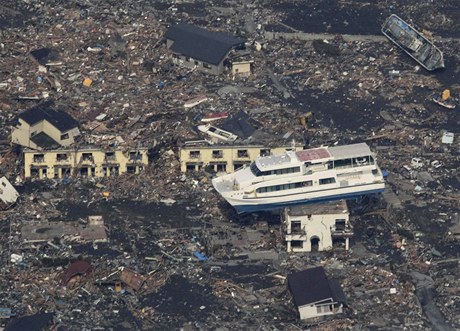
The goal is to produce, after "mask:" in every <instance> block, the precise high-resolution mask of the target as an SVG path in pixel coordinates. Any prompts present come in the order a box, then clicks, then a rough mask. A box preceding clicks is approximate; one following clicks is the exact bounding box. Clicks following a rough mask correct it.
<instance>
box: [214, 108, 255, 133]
mask: <svg viewBox="0 0 460 331" xmlns="http://www.w3.org/2000/svg"><path fill="white" fill-rule="evenodd" d="M257 124H258V123H257V122H256V121H255V120H253V119H252V118H251V117H249V115H248V114H246V113H245V112H244V111H242V110H240V111H239V112H238V113H237V114H235V115H232V116H230V117H229V118H228V119H226V120H225V122H224V123H223V124H222V125H221V128H222V129H224V130H225V131H228V132H231V133H233V134H236V135H237V136H238V137H240V138H241V139H247V138H249V137H251V136H252V134H253V133H254V132H255V131H256V128H255V127H254V125H257Z"/></svg>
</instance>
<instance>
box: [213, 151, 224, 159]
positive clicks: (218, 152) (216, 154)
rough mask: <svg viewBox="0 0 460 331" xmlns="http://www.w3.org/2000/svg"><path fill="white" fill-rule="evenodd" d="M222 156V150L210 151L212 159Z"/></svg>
mask: <svg viewBox="0 0 460 331" xmlns="http://www.w3.org/2000/svg"><path fill="white" fill-rule="evenodd" d="M223 157H224V152H223V151H222V150H216V151H212V158H213V159H221V158H223Z"/></svg>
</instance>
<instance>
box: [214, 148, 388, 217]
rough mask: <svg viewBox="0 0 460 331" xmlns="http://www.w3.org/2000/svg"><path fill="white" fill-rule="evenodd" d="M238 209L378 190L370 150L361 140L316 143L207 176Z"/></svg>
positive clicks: (379, 184)
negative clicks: (340, 143)
mask: <svg viewBox="0 0 460 331" xmlns="http://www.w3.org/2000/svg"><path fill="white" fill-rule="evenodd" d="M212 184H213V186H214V188H215V189H216V191H217V192H219V193H220V194H221V195H222V197H223V198H224V199H225V200H227V201H228V202H229V203H230V204H231V205H232V206H233V207H234V208H235V209H236V210H237V211H238V212H239V213H244V212H253V211H261V210H268V209H274V208H279V207H283V206H286V205H291V204H298V203H310V202H318V201H326V200H335V199H342V198H351V197H356V196H360V195H365V194H370V193H379V192H383V190H384V187H385V184H384V180H383V176H382V172H381V170H380V168H379V167H378V166H377V163H376V161H375V156H374V153H372V152H371V150H370V149H369V146H367V145H366V144H365V143H360V144H353V145H344V146H335V147H319V148H313V149H308V150H303V151H297V152H286V153H285V154H283V155H272V156H267V157H262V158H259V159H258V160H256V161H254V162H253V163H251V165H250V166H249V167H245V168H243V169H240V170H237V171H235V172H234V173H231V174H226V175H223V176H220V177H217V178H214V179H213V180H212Z"/></svg>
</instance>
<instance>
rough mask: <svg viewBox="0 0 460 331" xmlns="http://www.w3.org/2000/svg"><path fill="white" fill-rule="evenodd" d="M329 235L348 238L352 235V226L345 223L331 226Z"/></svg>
mask: <svg viewBox="0 0 460 331" xmlns="http://www.w3.org/2000/svg"><path fill="white" fill-rule="evenodd" d="M331 236H332V237H333V238H350V237H352V236H353V227H352V226H351V225H350V224H349V223H347V224H346V225H345V226H343V225H340V226H337V225H333V226H331Z"/></svg>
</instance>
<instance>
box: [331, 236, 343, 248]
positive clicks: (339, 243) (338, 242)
mask: <svg viewBox="0 0 460 331" xmlns="http://www.w3.org/2000/svg"><path fill="white" fill-rule="evenodd" d="M345 243H346V239H345V238H333V239H332V247H333V248H345V247H346V245H345Z"/></svg>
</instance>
